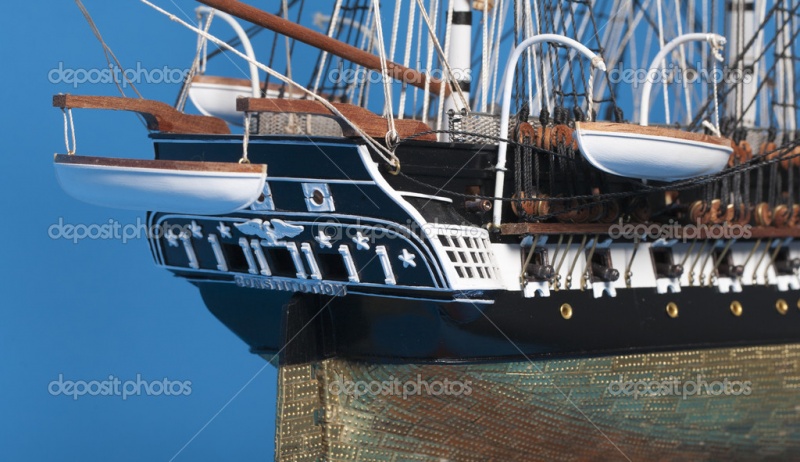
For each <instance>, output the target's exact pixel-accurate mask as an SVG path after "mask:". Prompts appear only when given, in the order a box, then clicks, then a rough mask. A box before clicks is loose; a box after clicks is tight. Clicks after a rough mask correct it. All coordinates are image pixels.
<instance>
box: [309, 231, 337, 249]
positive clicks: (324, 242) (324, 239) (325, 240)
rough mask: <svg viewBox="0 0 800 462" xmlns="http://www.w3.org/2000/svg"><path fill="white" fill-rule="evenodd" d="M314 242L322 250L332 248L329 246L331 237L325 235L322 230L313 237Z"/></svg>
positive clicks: (331, 245)
mask: <svg viewBox="0 0 800 462" xmlns="http://www.w3.org/2000/svg"><path fill="white" fill-rule="evenodd" d="M314 240H315V241H317V242H319V246H320V247H322V248H328V249H330V248H331V247H333V244H331V237H330V236H328V235H327V234H325V232H324V231H322V230H319V232H318V233H317V235H316V236H315V237H314Z"/></svg>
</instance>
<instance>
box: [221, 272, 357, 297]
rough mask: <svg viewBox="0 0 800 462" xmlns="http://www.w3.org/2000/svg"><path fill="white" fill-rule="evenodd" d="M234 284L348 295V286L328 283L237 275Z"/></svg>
mask: <svg viewBox="0 0 800 462" xmlns="http://www.w3.org/2000/svg"><path fill="white" fill-rule="evenodd" d="M234 282H235V283H236V285H237V286H239V287H244V288H249V289H263V290H283V291H287V292H303V293H311V294H320V295H333V296H340V297H341V296H344V295H347V286H346V285H345V284H339V283H335V282H328V281H314V280H289V279H276V278H269V277H258V276H244V275H238V274H237V275H236V276H235V277H234Z"/></svg>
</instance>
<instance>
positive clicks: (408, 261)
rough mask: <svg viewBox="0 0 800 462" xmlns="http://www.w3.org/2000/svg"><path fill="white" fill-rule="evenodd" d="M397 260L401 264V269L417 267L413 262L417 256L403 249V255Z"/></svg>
mask: <svg viewBox="0 0 800 462" xmlns="http://www.w3.org/2000/svg"><path fill="white" fill-rule="evenodd" d="M397 258H399V259H400V261H402V262H403V268H408V267H409V266H411V267H412V268H416V267H417V262H415V261H414V259H415V258H417V256H416V255H414V254H413V253H411V252H409V251H408V250H406V249H403V253H402V254H401V255H400V256H398V257H397Z"/></svg>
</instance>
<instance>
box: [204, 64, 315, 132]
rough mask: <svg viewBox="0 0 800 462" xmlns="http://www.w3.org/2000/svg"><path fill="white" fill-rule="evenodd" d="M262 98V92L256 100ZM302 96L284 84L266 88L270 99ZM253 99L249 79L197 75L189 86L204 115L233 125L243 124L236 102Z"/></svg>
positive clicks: (271, 85) (257, 95)
mask: <svg viewBox="0 0 800 462" xmlns="http://www.w3.org/2000/svg"><path fill="white" fill-rule="evenodd" d="M282 93H283V94H282ZM260 96H261V95H260V90H259V92H258V93H257V94H256V95H255V97H260ZM301 96H303V94H302V93H301V92H300V91H299V90H297V89H294V88H288V87H287V88H282V85H277V84H270V85H269V88H268V89H267V97H268V98H278V97H284V98H299V97H301ZM251 97H254V96H253V87H252V82H251V81H249V80H247V79H237V78H232V77H219V76H210V75H196V76H194V78H192V81H191V83H190V84H189V99H190V100H191V101H192V104H194V107H196V108H197V110H198V111H199V112H200V113H201V114H203V115H205V116H211V117H217V118H220V119H222V120H224V121H225V122H228V123H229V124H231V125H236V126H242V125H243V119H242V113H241V112H239V111H237V110H236V100H237V99H238V98H251Z"/></svg>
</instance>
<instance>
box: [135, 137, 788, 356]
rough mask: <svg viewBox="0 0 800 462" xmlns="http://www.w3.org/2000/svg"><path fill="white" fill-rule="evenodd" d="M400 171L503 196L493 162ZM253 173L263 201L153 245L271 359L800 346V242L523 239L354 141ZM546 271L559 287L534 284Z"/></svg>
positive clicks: (221, 151)
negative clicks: (408, 176)
mask: <svg viewBox="0 0 800 462" xmlns="http://www.w3.org/2000/svg"><path fill="white" fill-rule="evenodd" d="M155 138H156V157H157V158H159V159H164V160H199V159H202V160H204V161H212V162H236V161H237V160H238V158H239V157H238V156H239V155H240V154H241V151H240V150H241V143H240V138H237V137H235V136H215V137H210V136H177V135H169V136H165V135H159V136H156V137H155ZM398 155H399V156H400V157H401V158H403V159H405V160H406V162H405V164H404V165H406V168H407V169H408V170H410V171H414V166H415V165H417V164H415V162H417V163H419V162H421V161H422V160H423V159H432V160H431V161H430V162H429V163H431V164H435V165H438V167H437V168H435V169H432V170H431V171H429V172H427V173H424V172H423V171H422V170H420V172H419V173H420V174H426V175H427V178H426V181H430V182H435V181H442V182H448V181H449V182H450V183H451V184H452V185H454V186H452V187H453V188H455V189H458V188H460V187H465V186H469V185H478V186H480V187H482V188H484V189H487V190H491V189H492V188H493V184H492V183H491V182H490V181H489V180H487V178H488V177H487V176H486V175H485V174H484V173H485V168H484V167H485V166H486V165H491V163H492V160H493V158H492V155H493V154H492V153H491V152H489V153H488V154H486V153H484V152H483V150H480V149H477V148H475V150H473V151H470V150H469V148H468V147H465V146H463V145H452V146H450V147H449V148H447V149H442V148H440V147H436V146H435V144H434V143H428V144H425V143H421V144H418V145H413V146H411V147H410V148H408V150H407V151H404V152H398ZM481 156H488V157H481ZM250 158H251V160H252V161H253V162H254V163H257V164H259V163H260V164H267V166H268V169H269V175H268V177H267V179H266V182H265V186H264V191H263V194H262V195H261V197H260V198H259V200H258V201H257V202H256V203H254V204H253V205H252V206H250V207H248V208H247V209H243V210H239V211H236V212H234V213H231V214H227V215H223V216H204V215H186V214H175V213H165V212H158V213H152V214H150V216H149V222H150V225H151V227H152V228H153V229H159V230H166V231H165V232H164V233H162V234H161V235H158V236H154V237H152V238H151V240H150V244H151V250H152V253H153V256H154V258H155V260H156V264H157V265H159V266H161V267H163V268H164V269H166V270H169V271H171V272H173V273H174V274H176V275H178V276H180V277H182V278H185V279H188V280H189V281H191V282H192V283H193V284H195V285H197V286H198V287H199V289H200V292H201V293H202V295H203V299H204V301H205V303H206V305H207V306H208V308H209V309H210V310H211V312H212V313H214V315H215V316H217V317H218V318H219V319H220V320H221V321H222V322H223V323H224V324H225V325H227V326H228V327H229V328H230V329H231V330H232V331H233V332H235V333H236V334H237V335H239V336H240V337H241V338H242V339H243V340H244V341H245V342H246V343H247V345H248V346H249V347H250V348H251V350H252V351H253V352H254V353H258V354H261V355H263V356H264V357H265V358H267V359H269V360H271V361H276V362H281V363H282V364H297V363H303V362H307V361H316V360H323V359H325V358H332V357H337V358H344V359H348V360H368V361H371V362H375V363H381V362H383V363H393V362H403V361H406V362H449V363H457V362H492V361H512V360H520V359H531V358H551V357H597V356H603V355H612V354H629V353H640V352H655V351H683V350H691V349H702V348H714V347H733V346H747V345H766V344H781V343H793V342H800V305H799V304H800V275H798V272H797V268H796V265H795V263H796V262H800V243H796V242H794V241H793V239H792V238H791V237H789V238H778V237H776V236H773V235H769V236H767V235H765V236H767V237H765V238H758V239H756V238H755V237H754V236H752V235H751V234H747V233H750V230H749V228H743V229H739V231H744V232H740V234H739V235H737V236H733V237H731V236H726V235H724V233H723V234H722V235H720V236H712V234H713V232H716V231H720V232H723V231H725V232H727V231H729V230H727V229H720V230H708V229H706V230H702V232H698V233H696V234H695V236H694V237H692V238H688V237H687V235H686V234H685V232H686V231H684V234H682V235H676V236H675V237H676V238H670V239H664V238H652V239H649V238H645V239H642V240H639V239H638V238H636V239H632V238H631V236H627V237H626V236H620V234H624V233H623V232H622V231H624V229H622V228H624V227H622V226H620V225H617V224H614V225H606V229H605V230H599V231H598V230H595V231H593V232H592V233H591V234H588V233H583V234H581V233H579V232H577V231H575V229H578V228H579V226H576V225H571V224H554V226H553V227H552V228H550V231H548V232H547V233H542V234H539V235H537V236H532V235H531V234H532V233H531V232H527V233H525V234H522V235H516V236H509V235H504V234H503V233H501V232H499V231H497V230H494V231H492V232H490V231H488V230H487V229H486V226H483V225H482V221H484V220H486V219H487V218H488V217H487V216H486V215H481V214H480V213H471V212H470V211H469V210H467V209H466V208H465V205H464V204H463V203H457V202H456V201H455V200H453V199H449V198H446V197H442V196H436V195H430V194H424V192H423V190H420V189H418V190H413V189H412V187H413V184H412V183H410V182H408V180H404V179H402V178H401V179H392V175H391V174H389V173H388V172H386V171H384V170H382V169H381V168H380V167H379V162H378V161H377V160H376V159H375V158H373V157H372V155H371V154H370V152H369V151H368V149H366V147H365V146H363V145H359V144H358V143H355V142H352V141H350V140H346V139H335V138H317V139H310V138H309V139H299V138H292V137H278V136H263V137H256V138H254V139H253V140H252V141H251V143H250ZM465 165H466V167H465ZM459 168H460V170H459ZM455 171H458V172H459V173H458V175H455V176H453V175H454V173H453V172H455ZM489 176H490V175H489ZM655 226H656V228H658V229H661V228H659V225H655ZM615 227H618V228H620V229H617V230H614V228H615ZM555 228H558V229H557V230H556V229H555ZM662 228H664V229H661V231H671V230H672V229H673V228H672V227H670V226H666V227H662ZM645 229H649V228H645ZM176 230H177V231H176ZM712 231H713V232H712ZM570 233H571V234H570ZM532 262H533V263H536V265H538V267H539V269H540V270H541V269H542V268H545V267H549V268H550V270H549V271H551V272H552V274H551V275H550V276H549V277H548V278H546V279H543V278H537V277H535V275H534V273H535V271H533V272H532V270H531V266H530V265H531V264H532ZM678 264H680V265H678ZM665 266H667V267H672V268H674V267H677V266H681V267H685V271H683V272H682V273H680V274H677V273H676V274H662V273H663V271H664V270H663V268H664V267H665ZM658 268H662V269H658ZM611 273H617V274H618V275H622V276H623V277H607V276H608V275H609V274H611ZM734 273H735V274H734ZM298 338H300V339H303V340H302V341H297V339H298Z"/></svg>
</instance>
